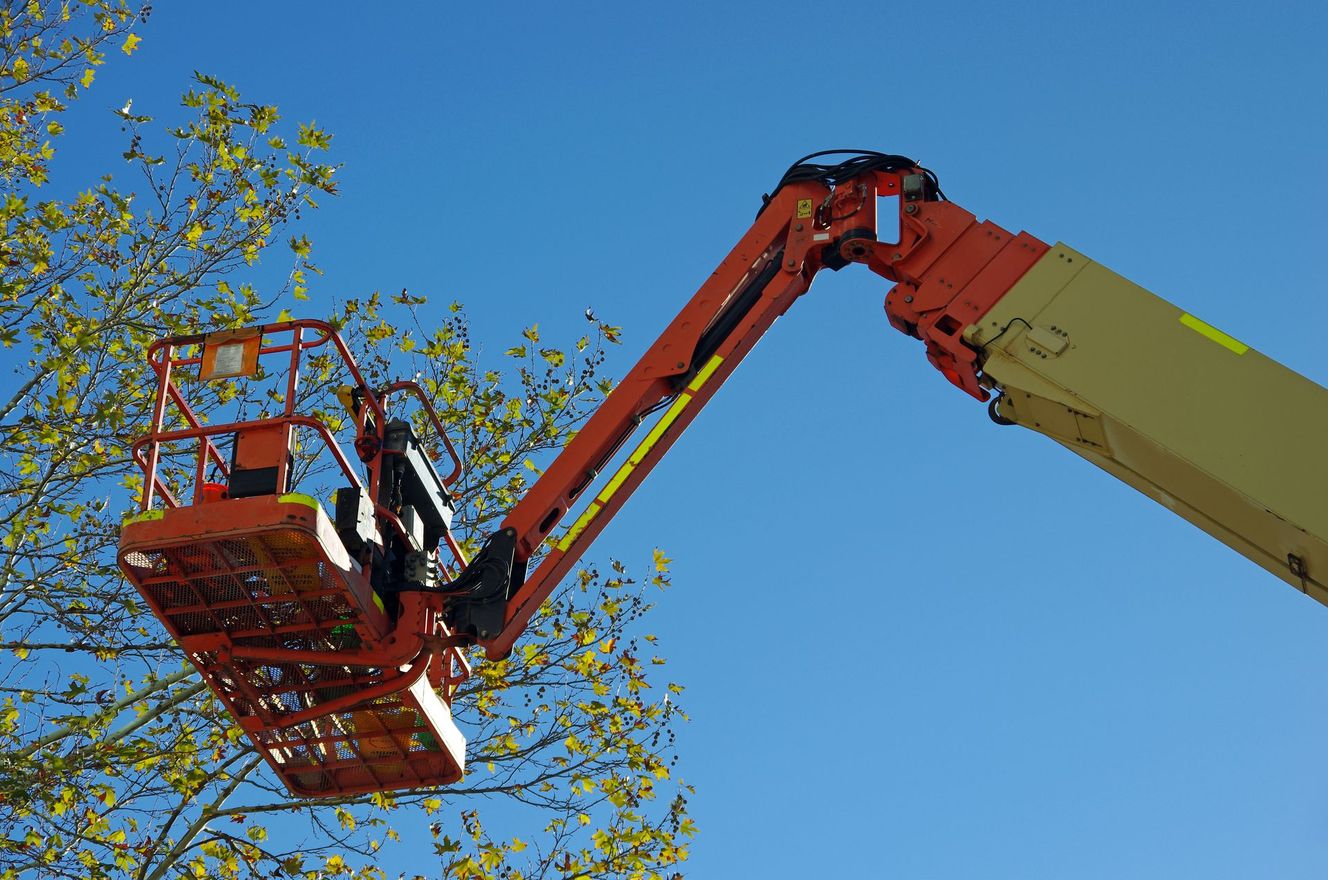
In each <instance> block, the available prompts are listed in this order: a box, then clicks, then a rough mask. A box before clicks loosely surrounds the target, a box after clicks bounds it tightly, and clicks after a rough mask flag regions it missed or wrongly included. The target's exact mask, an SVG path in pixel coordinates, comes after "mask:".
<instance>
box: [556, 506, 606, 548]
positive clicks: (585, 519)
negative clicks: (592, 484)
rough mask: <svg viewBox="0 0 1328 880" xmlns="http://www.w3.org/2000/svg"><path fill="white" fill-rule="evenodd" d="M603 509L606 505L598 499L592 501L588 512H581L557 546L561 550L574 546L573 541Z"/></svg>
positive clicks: (587, 509)
mask: <svg viewBox="0 0 1328 880" xmlns="http://www.w3.org/2000/svg"><path fill="white" fill-rule="evenodd" d="M603 509H604V505H602V504H600V503H599V502H598V501H592V502H590V506H589V507H587V508H586V512H585V513H583V514H581V516H579V517H578V518H577V520H576V522H574V523H572V527H571V528H570V529H568V530H567V534H565V535H563V537H562V540H560V541H559V542H558V543H557V544H556V545H555V546H556V547H557V548H558V549H559V550H562V551H564V552H566V550H567V548H568V547H571V546H572V542H573V541H575V540H576V539H577V538H579V537H581V533H582V532H584V531H585V530H586V526H588V525H590V521H591V520H592V519H594V518H595V517H596V516H597V515H598V514H599V512H600V511H601V510H603Z"/></svg>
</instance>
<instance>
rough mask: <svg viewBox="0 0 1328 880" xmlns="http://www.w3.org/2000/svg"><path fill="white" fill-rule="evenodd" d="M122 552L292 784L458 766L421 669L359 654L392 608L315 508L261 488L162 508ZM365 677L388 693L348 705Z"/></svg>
mask: <svg viewBox="0 0 1328 880" xmlns="http://www.w3.org/2000/svg"><path fill="white" fill-rule="evenodd" d="M241 523H242V524H243V525H242V526H239V527H237V525H236V524H241ZM120 561H121V568H122V569H123V570H124V572H125V574H126V576H127V577H128V578H129V580H130V581H132V582H133V583H134V585H135V586H136V587H137V588H138V590H139V591H140V592H141V593H142V595H143V597H144V598H145V599H146V600H147V601H148V602H149V604H150V605H151V606H152V607H153V610H154V611H155V612H156V614H157V616H158V617H159V618H160V619H161V621H162V623H163V624H164V625H165V627H166V629H167V630H168V631H169V632H170V633H171V635H172V636H174V637H175V638H176V639H177V640H180V641H181V642H182V644H184V645H185V646H186V649H187V653H188V655H189V657H190V659H191V660H192V661H193V663H194V665H195V666H196V667H197V668H198V670H199V672H201V673H202V675H203V677H204V678H205V680H206V681H207V682H208V684H209V685H210V686H211V688H212V690H213V691H214V692H215V693H216V694H217V696H218V697H219V698H220V699H221V700H222V701H223V702H224V703H225V704H226V705H227V707H228V708H229V709H230V711H231V712H232V713H233V714H234V715H235V716H236V718H237V719H238V720H239V721H240V723H241V724H242V725H243V726H244V727H245V729H246V730H248V731H249V733H250V737H251V739H252V740H253V741H254V743H255V744H256V745H257V746H258V747H259V748H260V749H261V750H262V751H263V753H264V755H265V756H266V757H267V759H268V762H269V763H270V764H271V766H272V767H273V769H274V770H276V772H277V773H278V774H279V775H280V776H281V778H282V779H283V781H284V782H285V783H286V784H287V786H288V787H289V788H290V789H291V791H292V792H294V793H296V794H299V795H303V796H314V797H316V796H335V795H344V794H351V793H358V792H365V791H379V790H387V789H394V788H405V787H420V786H429V785H440V784H444V783H448V782H453V781H455V780H457V779H459V778H460V777H461V774H462V769H463V766H464V754H465V741H464V739H463V738H462V737H461V734H460V733H459V731H457V729H456V727H455V726H454V725H453V723H452V720H451V713H450V710H449V709H448V707H447V705H446V703H445V702H444V701H443V700H442V699H440V698H439V696H438V695H437V693H435V692H434V690H433V689H432V687H431V686H430V683H429V680H428V676H427V674H426V673H425V671H424V667H420V668H419V669H418V670H415V671H413V672H411V673H409V674H407V673H404V672H403V671H402V669H400V668H397V667H386V668H385V667H383V666H382V665H376V664H373V663H370V662H366V661H365V659H364V658H365V657H366V656H374V655H373V654H371V653H368V652H366V650H365V649H373V648H375V647H376V646H378V645H379V642H380V640H382V639H384V638H385V637H386V636H388V635H389V626H388V619H387V617H386V615H385V614H384V613H383V611H382V607H381V603H380V602H378V601H377V597H375V596H374V595H373V592H372V590H371V589H370V587H369V585H368V583H367V582H365V581H364V579H363V577H362V576H361V575H360V573H359V571H358V567H357V566H356V565H355V564H354V563H353V562H352V561H351V560H350V558H349V556H348V555H347V553H346V551H345V548H344V547H343V546H342V545H341V543H340V539H339V538H337V537H336V534H335V531H334V530H333V528H332V526H331V524H330V522H328V521H327V519H326V515H325V514H324V513H323V512H322V510H321V508H318V507H317V506H316V505H315V506H313V507H310V505H309V504H308V503H307V502H301V503H281V502H280V501H279V500H278V499H277V498H275V497H272V496H268V497H265V498H245V499H235V500H227V501H220V502H215V503H211V504H206V505H200V506H197V507H193V508H177V509H173V510H166V511H163V512H162V515H161V516H159V517H154V518H152V519H150V520H148V521H145V522H140V523H131V524H130V525H128V526H126V528H125V530H124V532H123V534H122V539H121V553H120ZM200 639H201V641H200ZM199 644H204V645H206V647H203V648H198V647H196V646H197V645H199ZM190 646H195V647H192V648H191V647H190ZM243 650H248V652H249V653H251V654H253V653H257V654H259V655H262V654H263V652H264V651H269V652H271V653H272V654H278V653H280V654H282V659H274V657H273V656H259V657H246V656H237V654H240V653H243ZM283 652H299V653H297V654H296V655H293V656H292V655H290V654H285V653H283ZM300 653H302V654H303V655H305V656H306V657H311V658H312V657H315V656H316V657H317V658H318V662H301V658H300ZM329 657H332V658H333V659H332V660H331V661H330V662H329V660H328V658H329ZM343 657H344V658H345V659H346V662H345V663H344V664H341V663H340V659H341V658H343ZM370 688H375V689H377V690H378V691H380V692H381V691H383V690H384V689H390V690H391V691H392V692H391V693H388V694H387V695H385V696H378V697H377V698H375V699H371V700H368V701H366V702H364V703H359V704H354V703H353V701H350V702H349V703H348V700H347V698H349V697H353V696H354V695H355V694H357V693H361V692H365V691H366V690H368V689H370ZM334 701H337V705H335V706H333V707H332V708H333V711H330V712H328V713H327V714H321V715H320V714H319V713H318V709H319V707H320V706H323V705H328V704H333V702H334ZM311 715H313V716H315V717H310V716H311ZM297 716H298V717H297Z"/></svg>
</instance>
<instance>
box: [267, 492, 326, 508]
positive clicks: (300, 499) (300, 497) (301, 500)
mask: <svg viewBox="0 0 1328 880" xmlns="http://www.w3.org/2000/svg"><path fill="white" fill-rule="evenodd" d="M277 500H278V501H280V502H282V503H283V504H303V505H304V506H305V507H312V508H313V509H314V510H322V509H323V507H322V505H320V504H319V503H318V500H317V499H316V498H314V497H313V496H312V495H305V494H304V493H302V492H287V493H286V494H285V495H278V496H277Z"/></svg>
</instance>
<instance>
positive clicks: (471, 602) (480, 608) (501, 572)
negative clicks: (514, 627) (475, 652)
mask: <svg viewBox="0 0 1328 880" xmlns="http://www.w3.org/2000/svg"><path fill="white" fill-rule="evenodd" d="M515 556H516V529H503V530H501V531H497V532H494V533H493V534H492V535H490V536H489V540H488V541H486V542H485V543H484V546H483V547H482V548H480V552H479V553H478V554H476V556H475V558H474V559H472V560H471V561H470V564H469V565H467V566H466V570H465V571H463V572H461V574H460V575H458V576H457V578H456V580H454V581H452V582H451V583H449V584H446V585H444V586H443V587H442V588H441V592H444V593H446V594H448V601H447V624H448V626H449V627H451V629H452V631H453V632H455V633H457V634H458V635H470V636H472V637H475V638H479V639H487V638H489V637H491V636H494V635H497V634H498V633H499V632H500V631H501V630H502V628H503V624H504V623H505V622H506V616H507V599H508V596H509V594H510V593H511V589H512V575H513V570H512V569H513V561H514V558H515Z"/></svg>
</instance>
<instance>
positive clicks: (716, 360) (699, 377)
mask: <svg viewBox="0 0 1328 880" xmlns="http://www.w3.org/2000/svg"><path fill="white" fill-rule="evenodd" d="M722 363H724V359H723V358H722V357H720V356H719V355H715V356H714V357H712V358H711V359H710V360H709V361H707V362H706V365H705V366H704V367H702V368H701V371H700V372H699V373H697V374H696V377H695V378H694V379H692V381H690V382H688V383H687V390H688V391H691V392H696V391H700V390H701V386H702V385H704V384H705V381H706V379H709V378H710V374H711V373H713V372H715V370H716V369H718V368H719V365H720V364H722Z"/></svg>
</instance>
